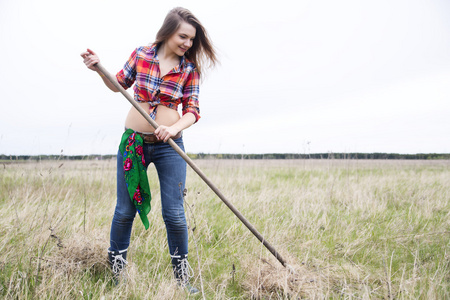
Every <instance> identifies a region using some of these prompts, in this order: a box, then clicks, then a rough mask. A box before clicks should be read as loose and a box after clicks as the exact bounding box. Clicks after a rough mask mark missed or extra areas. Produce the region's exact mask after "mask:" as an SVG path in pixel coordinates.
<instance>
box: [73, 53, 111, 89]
mask: <svg viewBox="0 0 450 300" xmlns="http://www.w3.org/2000/svg"><path fill="white" fill-rule="evenodd" d="M81 57H82V58H83V62H84V64H85V65H86V67H88V68H89V69H91V70H92V71H95V72H97V73H98V74H99V75H100V77H101V78H102V79H103V82H104V83H105V85H106V86H107V87H108V88H109V89H110V90H111V91H113V92H115V93H117V92H118V91H119V90H118V89H117V88H116V87H115V86H114V84H113V83H112V82H111V81H109V79H108V78H106V77H105V76H104V75H103V74H102V73H100V72H99V69H98V68H97V66H96V64H97V63H99V62H100V59H99V58H98V56H97V54H95V52H94V51H92V50H91V49H87V50H86V51H85V52H83V53H81ZM114 80H116V82H117V79H116V78H114Z"/></svg>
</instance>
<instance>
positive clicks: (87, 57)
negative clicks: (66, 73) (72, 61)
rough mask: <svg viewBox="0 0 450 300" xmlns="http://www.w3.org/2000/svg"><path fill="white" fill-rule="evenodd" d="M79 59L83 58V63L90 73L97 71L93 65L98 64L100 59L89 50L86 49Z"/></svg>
mask: <svg viewBox="0 0 450 300" xmlns="http://www.w3.org/2000/svg"><path fill="white" fill-rule="evenodd" d="M81 57H82V58H83V62H84V64H85V65H86V67H88V68H89V69H91V70H92V71H96V72H97V71H98V68H97V66H95V64H97V63H99V62H100V59H99V58H98V56H97V54H95V52H94V51H92V50H91V49H87V50H86V51H85V52H83V53H81Z"/></svg>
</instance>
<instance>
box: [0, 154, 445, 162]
mask: <svg viewBox="0 0 450 300" xmlns="http://www.w3.org/2000/svg"><path fill="white" fill-rule="evenodd" d="M188 156H189V157H190V158H191V159H425V160H433V159H446V160H447V159H450V153H417V154H400V153H332V152H329V153H311V154H301V153H266V154H233V153H188ZM115 157H116V155H114V154H108V155H99V154H90V155H4V154H0V160H1V161H3V162H5V161H27V160H31V161H33V160H35V161H39V160H105V159H114V158H115Z"/></svg>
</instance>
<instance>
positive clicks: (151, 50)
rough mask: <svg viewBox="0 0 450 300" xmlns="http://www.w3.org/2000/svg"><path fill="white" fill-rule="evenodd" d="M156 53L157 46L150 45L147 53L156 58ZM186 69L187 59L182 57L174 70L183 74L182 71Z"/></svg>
mask: <svg viewBox="0 0 450 300" xmlns="http://www.w3.org/2000/svg"><path fill="white" fill-rule="evenodd" d="M157 52H158V45H157V44H156V43H155V44H152V46H151V47H150V48H149V49H148V50H147V53H148V54H150V55H151V56H152V57H157ZM186 67H187V59H186V57H185V56H184V55H183V56H181V57H180V64H179V65H178V66H177V67H176V68H175V70H176V71H180V72H183V70H184V69H185V68H186Z"/></svg>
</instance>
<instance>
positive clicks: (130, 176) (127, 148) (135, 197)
mask: <svg viewBox="0 0 450 300" xmlns="http://www.w3.org/2000/svg"><path fill="white" fill-rule="evenodd" d="M143 143H144V142H143V140H142V137H141V136H140V135H139V134H136V132H134V130H132V129H127V130H126V131H125V132H124V133H123V135H122V140H121V142H120V146H119V150H120V153H121V154H122V159H123V171H124V172H125V182H126V185H127V190H128V194H129V195H130V198H131V202H133V204H134V206H135V207H136V210H137V212H138V214H139V217H140V218H141V221H142V223H143V224H144V227H145V229H148V227H149V222H148V218H147V214H148V213H149V212H150V210H151V205H150V201H151V199H152V196H151V193H150V185H149V183H148V177H147V169H146V168H145V160H144V148H143Z"/></svg>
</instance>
